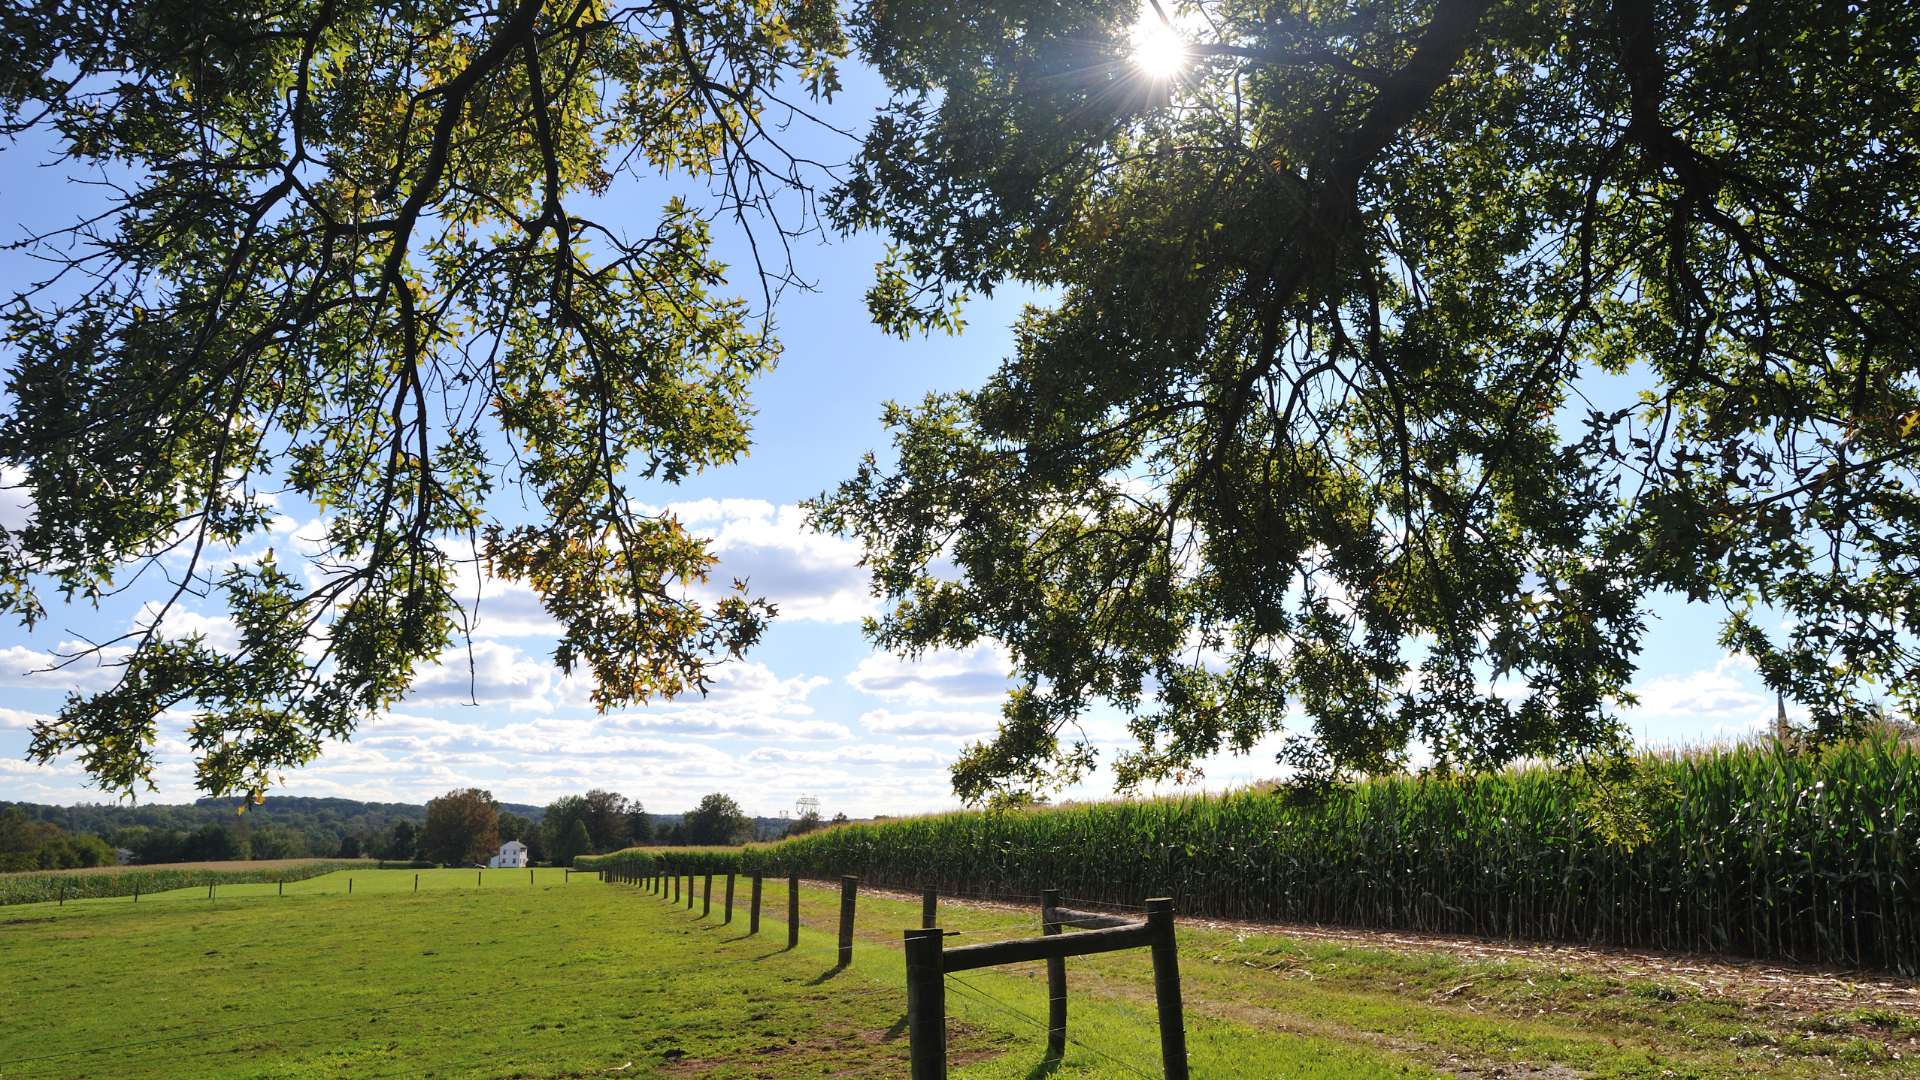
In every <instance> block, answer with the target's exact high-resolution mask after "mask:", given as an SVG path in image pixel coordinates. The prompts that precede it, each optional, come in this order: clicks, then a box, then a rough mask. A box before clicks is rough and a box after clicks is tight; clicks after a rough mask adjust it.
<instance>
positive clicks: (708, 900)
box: [700, 874, 713, 919]
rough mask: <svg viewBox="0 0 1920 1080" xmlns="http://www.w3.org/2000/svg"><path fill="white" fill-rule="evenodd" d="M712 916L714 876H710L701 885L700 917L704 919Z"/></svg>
mask: <svg viewBox="0 0 1920 1080" xmlns="http://www.w3.org/2000/svg"><path fill="white" fill-rule="evenodd" d="M711 914H713V875H712V874H708V875H707V876H706V880H705V881H702V882H701V883H700V917H701V918H703V919H704V918H706V917H707V916H709V915H711Z"/></svg>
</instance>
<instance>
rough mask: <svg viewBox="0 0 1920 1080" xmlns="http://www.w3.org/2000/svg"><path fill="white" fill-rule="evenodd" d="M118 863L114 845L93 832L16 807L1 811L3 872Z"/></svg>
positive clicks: (0, 849)
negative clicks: (31, 815)
mask: <svg viewBox="0 0 1920 1080" xmlns="http://www.w3.org/2000/svg"><path fill="white" fill-rule="evenodd" d="M112 862H114V854H113V848H112V846H111V845H109V844H108V843H107V842H106V841H105V840H102V839H100V838H99V837H97V836H94V835H92V834H90V833H80V834H78V835H76V834H74V833H70V832H68V831H67V830H65V829H63V828H61V827H60V826H58V825H55V824H53V823H52V822H50V821H35V820H33V819H31V818H29V817H27V815H26V814H24V813H22V812H21V811H20V810H18V809H17V808H15V807H11V806H9V807H7V808H6V809H5V810H0V872H8V871H14V870H65V869H68V868H70V867H76V866H105V865H108V864H110V863H112Z"/></svg>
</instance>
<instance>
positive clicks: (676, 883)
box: [673, 870, 680, 905]
mask: <svg viewBox="0 0 1920 1080" xmlns="http://www.w3.org/2000/svg"><path fill="white" fill-rule="evenodd" d="M673 902H674V904H675V905H678V904H679V903H680V871H678V870H675V871H674V872H673Z"/></svg>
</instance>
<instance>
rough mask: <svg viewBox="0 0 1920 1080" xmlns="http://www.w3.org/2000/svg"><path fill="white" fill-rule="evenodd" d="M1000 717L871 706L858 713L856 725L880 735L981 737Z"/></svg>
mask: <svg viewBox="0 0 1920 1080" xmlns="http://www.w3.org/2000/svg"><path fill="white" fill-rule="evenodd" d="M999 724H1000V717H999V714H997V713H990V712H958V711H950V710H941V709H913V710H909V711H906V712H894V711H893V710H891V709H874V710H872V711H870V712H866V713H862V714H861V715H860V726H861V727H863V728H866V729H867V730H868V731H870V732H873V733H875V734H880V735H957V736H965V737H970V738H985V737H987V736H989V735H992V734H993V733H994V731H996V730H997V729H998V728H999Z"/></svg>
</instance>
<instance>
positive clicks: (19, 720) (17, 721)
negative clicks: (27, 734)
mask: <svg viewBox="0 0 1920 1080" xmlns="http://www.w3.org/2000/svg"><path fill="white" fill-rule="evenodd" d="M49 719H51V717H48V716H46V715H44V714H42V713H31V712H23V711H22V710H20V709H8V708H0V731H8V730H17V731H26V730H27V729H28V728H31V727H33V725H35V724H38V723H41V722H43V721H46V720H49Z"/></svg>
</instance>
